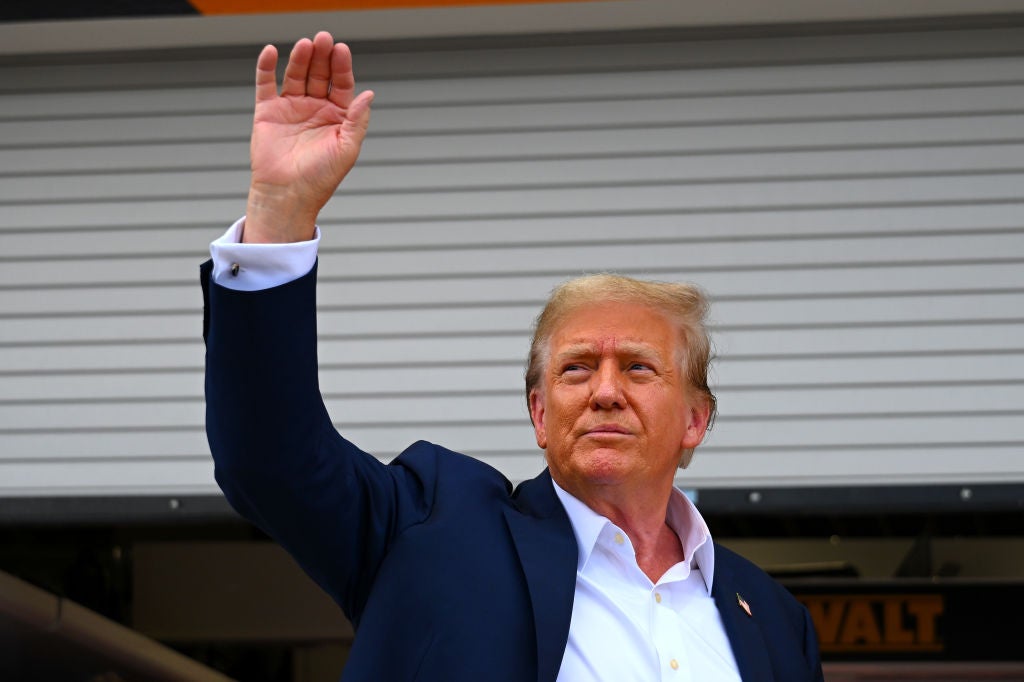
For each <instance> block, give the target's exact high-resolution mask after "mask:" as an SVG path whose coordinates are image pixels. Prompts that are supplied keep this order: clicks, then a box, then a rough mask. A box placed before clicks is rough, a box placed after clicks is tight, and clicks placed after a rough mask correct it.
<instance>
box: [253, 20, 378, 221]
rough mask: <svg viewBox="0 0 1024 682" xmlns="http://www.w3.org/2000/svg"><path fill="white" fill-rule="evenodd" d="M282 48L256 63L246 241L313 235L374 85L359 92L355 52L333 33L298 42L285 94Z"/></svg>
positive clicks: (359, 136)
mask: <svg viewBox="0 0 1024 682" xmlns="http://www.w3.org/2000/svg"><path fill="white" fill-rule="evenodd" d="M276 65H277V50H275V49H274V48H273V47H271V46H267V47H266V48H264V49H263V52H262V53H261V54H260V57H259V60H258V62H257V68H256V111H255V116H254V120H253V134H252V145H251V149H250V154H251V161H252V185H251V186H250V192H249V206H248V209H247V212H246V214H247V215H246V229H245V237H246V241H298V240H301V239H309V237H310V235H311V234H312V229H313V228H312V226H313V223H314V222H315V220H316V216H317V214H318V213H319V212H320V209H321V208H323V206H324V204H326V203H327V201H328V200H329V199H330V198H331V195H332V194H334V191H335V190H336V189H337V187H338V185H339V183H341V181H342V180H343V179H344V177H345V175H346V174H348V172H349V171H350V170H351V169H352V167H353V166H354V165H355V163H356V159H357V158H358V156H359V150H360V147H361V145H362V142H363V138H364V137H365V135H366V128H367V125H368V124H369V119H370V102H371V101H372V99H373V93H372V92H364V93H362V94H361V95H359V96H358V97H355V79H354V77H353V74H352V56H351V53H350V52H349V50H348V47H347V46H345V45H344V44H341V43H338V44H335V43H334V40H333V38H332V37H331V36H330V34H329V33H326V32H321V33H318V34H317V36H316V37H315V38H314V39H313V40H312V41H310V40H308V39H303V40H300V41H299V42H298V43H296V44H295V47H294V48H293V50H292V53H291V55H290V57H289V60H288V65H287V67H286V68H285V73H284V79H283V82H282V86H281V92H280V94H279V93H278V91H277V78H276V72H275V68H276Z"/></svg>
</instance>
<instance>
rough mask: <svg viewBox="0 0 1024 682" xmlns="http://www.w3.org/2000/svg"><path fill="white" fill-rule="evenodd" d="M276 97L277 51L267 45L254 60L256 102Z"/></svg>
mask: <svg viewBox="0 0 1024 682" xmlns="http://www.w3.org/2000/svg"><path fill="white" fill-rule="evenodd" d="M275 97H277V49H276V48H275V47H274V46H273V45H267V46H266V47H264V48H263V51H262V52H260V56H259V58H258V59H257V60H256V101H257V102H261V101H264V100H268V99H273V98H275Z"/></svg>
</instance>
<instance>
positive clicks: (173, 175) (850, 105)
mask: <svg viewBox="0 0 1024 682" xmlns="http://www.w3.org/2000/svg"><path fill="white" fill-rule="evenodd" d="M611 42H612V43H614V40H612V41H611ZM1020 45H1024V33H1022V32H1021V31H1020V30H1019V29H1007V30H987V31H986V30H974V31H963V32H954V31H937V32H934V33H917V34H900V33H884V34H876V35H871V34H860V35H855V34H851V35H833V36H826V35H822V36H804V37H797V38H791V39H780V38H765V39H753V38H751V39H744V40H735V39H729V40H706V41H701V40H694V38H693V37H692V36H688V37H687V38H686V39H685V40H679V41H671V40H660V41H658V42H650V43H642V42H634V43H630V42H623V43H622V44H615V45H614V49H611V50H610V49H609V44H607V43H606V44H603V45H600V46H598V45H585V44H581V45H568V44H567V45H559V46H540V45H533V46H526V45H524V46H523V47H522V48H513V47H505V48H501V49H483V48H482V49H477V50H470V49H468V48H467V49H459V50H452V51H436V52H429V51H427V52H424V51H420V52H417V51H415V50H413V51H402V50H397V49H396V50H393V51H390V52H387V51H381V50H380V49H379V48H378V49H376V50H374V49H373V48H371V49H368V50H366V51H365V52H360V53H359V54H358V55H357V68H358V69H359V73H360V74H361V75H362V76H363V83H362V84H363V86H364V87H372V88H374V89H375V90H376V91H377V99H376V101H375V105H374V118H373V124H372V132H371V136H370V138H369V139H368V141H367V143H366V145H365V147H364V153H363V157H362V160H361V164H360V166H359V168H358V169H357V170H356V171H355V172H354V173H353V174H352V176H351V177H350V178H349V180H348V181H347V182H346V184H345V186H344V188H343V189H342V191H340V192H339V194H338V196H337V197H336V198H335V199H334V200H333V201H332V202H331V203H330V204H329V205H328V207H327V209H326V210H325V211H324V214H323V215H322V217H321V225H322V227H323V228H324V231H325V238H324V242H323V245H322V247H323V248H322V252H321V260H320V275H321V286H320V288H319V293H318V300H319V306H320V334H321V344H320V359H321V364H322V372H321V382H322V389H323V392H324V394H325V397H326V400H327V403H328V406H329V408H330V410H331V413H332V415H333V417H334V419H335V420H336V422H337V423H338V425H339V427H341V428H342V429H343V431H344V432H345V433H346V434H347V435H348V436H350V437H351V438H352V439H353V440H355V441H356V442H357V443H358V444H359V445H361V446H362V447H364V448H365V449H367V450H368V451H371V452H373V453H374V454H376V455H377V456H379V457H381V458H382V459H385V460H386V459H389V458H391V457H393V456H394V455H395V454H397V453H398V452H399V451H401V450H402V449H403V448H404V447H405V446H406V445H408V444H409V443H411V442H412V441H414V440H416V439H418V438H427V439H432V440H435V441H437V442H439V443H441V444H444V445H446V446H448V447H451V448H453V449H456V450H464V451H466V452H468V453H469V454H474V455H477V456H479V457H481V458H483V459H485V460H487V461H489V462H491V463H492V464H494V465H495V466H498V467H499V468H501V469H502V470H503V471H504V472H505V473H506V474H507V475H508V476H510V477H511V478H513V479H521V478H525V477H528V476H532V475H533V474H534V473H536V471H537V470H539V469H540V467H541V466H542V462H543V460H542V457H541V454H540V453H539V452H538V451H537V449H536V446H535V444H534V441H533V433H532V430H531V428H530V425H529V421H528V417H527V415H526V409H525V406H524V402H523V399H522V396H521V390H522V361H523V358H524V357H525V354H526V350H527V349H526V345H527V330H528V327H529V324H530V322H531V320H532V319H533V317H534V315H535V314H536V313H537V311H538V309H539V306H540V305H541V303H542V301H543V300H544V298H545V296H546V293H547V292H548V291H549V290H550V288H551V287H552V286H553V285H554V284H555V283H557V282H558V281H560V280H562V279H564V278H566V277H569V276H572V275H574V274H578V273H581V272H588V271H598V270H616V271H621V272H625V273H627V274H632V275H639V276H652V277H656V278H659V279H670V280H695V281H697V282H698V283H700V284H701V285H702V286H704V287H705V288H706V289H707V290H708V291H709V292H710V294H711V296H712V298H713V300H714V308H713V311H712V322H713V328H714V331H715V337H716V347H717V353H718V360H717V362H716V365H715V368H714V372H713V377H714V381H715V383H716V386H717V388H718V391H719V398H720V418H719V421H718V423H717V425H716V427H715V430H714V432H713V433H712V434H711V436H710V438H709V439H708V442H707V443H706V445H705V446H704V447H703V449H702V451H701V452H700V453H698V457H697V459H696V460H695V462H694V464H693V466H691V468H690V469H689V470H688V471H686V472H685V474H683V477H682V479H681V480H683V481H684V482H685V485H687V486H688V487H722V486H725V487H736V486H741V487H748V486H760V485H768V486H771V485H785V486H795V485H824V484H830V485H835V484H840V485H885V484H898V483H900V484H907V483H911V484H912V483H922V484H924V483H938V482H943V483H949V482H955V483H960V482H964V483H966V482H979V481H1000V482H1010V481H1012V482H1024V200H1022V199H1021V197H1022V193H1021V187H1022V186H1024V85H1022V82H1024V80H1022V79H1021V76H1020V74H1021V73H1024V49H1022V48H1021V47H1020ZM254 54H255V52H254ZM105 59H107V58H104V57H96V58H95V59H93V60H92V61H90V60H85V61H84V62H72V61H68V62H67V63H58V62H55V61H53V60H49V61H48V62H46V63H43V62H40V63H38V64H25V65H17V64H12V63H6V64H3V65H0V495H4V496H35V495H118V494H145V495H162V494H188V493H193V494H208V493H213V492H215V485H214V483H213V481H212V465H211V463H210V460H209V454H208V451H207V445H206V441H205V435H204V433H203V419H204V412H203V410H204V407H203V400H202V383H203V378H202V365H203V348H202V343H201V341H200V339H199V334H200V330H201V312H200V311H201V297H200V294H199V289H198V286H197V285H196V282H197V276H198V273H197V265H198V263H199V262H200V261H201V260H202V259H203V258H205V253H206V248H207V244H208V243H209V241H210V240H211V239H213V238H214V237H216V236H218V235H219V234H220V233H221V232H222V231H223V230H224V228H225V227H226V226H227V225H228V224H229V223H230V222H232V221H233V220H234V219H235V218H236V217H237V216H238V215H240V214H241V212H242V211H243V210H244V205H245V192H246V181H247V167H248V159H247V146H248V145H247V136H248V127H249V121H250V118H251V112H250V107H251V99H252V95H251V89H250V85H249V80H250V78H251V73H252V62H253V56H248V55H247V56H246V57H244V58H241V57H235V56H229V57H225V58H221V59H215V58H213V57H202V56H196V55H189V54H181V55H174V54H162V55H157V54H153V55H142V54H140V55H133V56H132V59H129V60H124V59H114V58H110V59H109V61H104V60H105ZM58 90H59V91H58Z"/></svg>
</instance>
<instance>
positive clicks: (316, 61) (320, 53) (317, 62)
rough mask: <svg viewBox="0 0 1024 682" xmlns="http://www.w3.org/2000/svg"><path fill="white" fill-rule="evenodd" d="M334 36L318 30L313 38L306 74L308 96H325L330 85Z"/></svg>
mask: <svg viewBox="0 0 1024 682" xmlns="http://www.w3.org/2000/svg"><path fill="white" fill-rule="evenodd" d="M334 47H335V45H334V38H332V37H331V34H330V33H328V32H326V31H320V32H319V33H317V34H316V37H315V38H313V56H312V57H311V58H310V62H309V73H308V75H307V76H306V94H307V95H309V96H310V97H327V91H328V90H329V89H330V85H331V52H332V50H333V49H334Z"/></svg>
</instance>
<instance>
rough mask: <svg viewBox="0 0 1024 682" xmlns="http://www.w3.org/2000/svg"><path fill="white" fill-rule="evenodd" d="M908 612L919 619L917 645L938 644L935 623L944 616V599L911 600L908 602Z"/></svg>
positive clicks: (919, 598) (937, 597) (920, 598)
mask: <svg viewBox="0 0 1024 682" xmlns="http://www.w3.org/2000/svg"><path fill="white" fill-rule="evenodd" d="M907 611H908V612H910V615H912V616H914V617H915V618H916V619H917V643H918V644H936V643H938V634H937V633H936V628H935V622H936V621H937V620H938V619H939V616H940V615H942V597H939V596H935V597H918V598H915V599H909V600H907Z"/></svg>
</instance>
